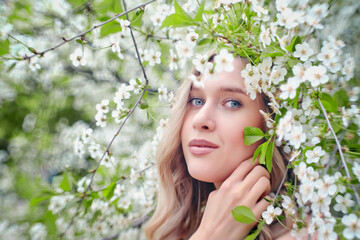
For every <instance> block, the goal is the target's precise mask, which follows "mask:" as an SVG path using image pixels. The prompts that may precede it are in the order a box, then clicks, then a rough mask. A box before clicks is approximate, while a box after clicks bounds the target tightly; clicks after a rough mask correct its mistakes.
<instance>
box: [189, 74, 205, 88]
mask: <svg viewBox="0 0 360 240" xmlns="http://www.w3.org/2000/svg"><path fill="white" fill-rule="evenodd" d="M189 79H190V80H191V81H192V83H193V84H194V86H195V87H200V88H202V87H204V79H203V78H202V77H201V76H195V75H194V74H191V75H190V76H189Z"/></svg>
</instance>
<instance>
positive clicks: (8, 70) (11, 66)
mask: <svg viewBox="0 0 360 240" xmlns="http://www.w3.org/2000/svg"><path fill="white" fill-rule="evenodd" d="M15 66H16V62H14V63H12V64H11V65H10V67H9V68H8V69H7V70H6V71H7V72H10V71H11V70H12V69H13V68H14V67H15Z"/></svg>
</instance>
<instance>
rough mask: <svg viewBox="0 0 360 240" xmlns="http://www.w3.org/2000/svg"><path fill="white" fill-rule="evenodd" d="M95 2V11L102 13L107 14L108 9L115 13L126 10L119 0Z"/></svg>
mask: <svg viewBox="0 0 360 240" xmlns="http://www.w3.org/2000/svg"><path fill="white" fill-rule="evenodd" d="M93 4H94V9H95V11H96V12H98V13H101V14H106V13H107V12H108V11H111V12H114V13H121V12H123V11H124V10H123V8H122V6H121V1H119V0H103V1H95V2H94V3H93Z"/></svg>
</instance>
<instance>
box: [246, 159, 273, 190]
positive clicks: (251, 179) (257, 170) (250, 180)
mask: <svg viewBox="0 0 360 240" xmlns="http://www.w3.org/2000/svg"><path fill="white" fill-rule="evenodd" d="M261 177H265V178H267V179H270V174H269V172H268V171H267V170H266V169H265V168H264V167H262V166H261V165H257V166H255V167H254V168H253V169H252V170H251V172H250V173H249V174H248V175H246V177H245V179H244V180H243V182H242V183H243V184H244V190H245V191H250V190H251V188H252V187H253V186H254V185H255V184H256V183H257V182H258V180H259V179H260V178H261Z"/></svg>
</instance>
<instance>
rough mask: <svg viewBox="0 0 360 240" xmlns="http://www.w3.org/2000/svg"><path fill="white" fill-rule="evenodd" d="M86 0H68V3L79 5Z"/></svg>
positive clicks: (74, 5)
mask: <svg viewBox="0 0 360 240" xmlns="http://www.w3.org/2000/svg"><path fill="white" fill-rule="evenodd" d="M85 2H87V0H68V3H70V4H71V5H72V6H73V7H79V6H81V5H82V4H84V3H85Z"/></svg>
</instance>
